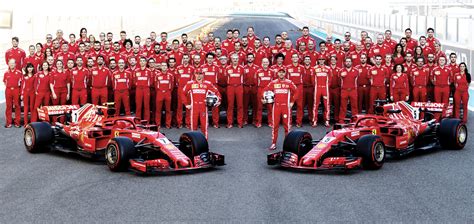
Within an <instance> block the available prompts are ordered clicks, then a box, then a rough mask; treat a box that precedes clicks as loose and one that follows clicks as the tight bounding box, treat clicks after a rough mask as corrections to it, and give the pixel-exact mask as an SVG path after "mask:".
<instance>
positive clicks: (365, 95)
mask: <svg viewBox="0 0 474 224" xmlns="http://www.w3.org/2000/svg"><path fill="white" fill-rule="evenodd" d="M370 68H371V66H370V65H368V64H367V55H366V54H362V55H361V57H360V64H359V65H357V66H355V69H358V70H359V78H358V79H357V84H358V85H359V86H358V88H357V96H358V106H357V107H358V109H359V112H362V109H365V112H366V113H367V112H368V111H369V108H370V107H371V106H372V103H371V102H370V77H369V70H370Z"/></svg>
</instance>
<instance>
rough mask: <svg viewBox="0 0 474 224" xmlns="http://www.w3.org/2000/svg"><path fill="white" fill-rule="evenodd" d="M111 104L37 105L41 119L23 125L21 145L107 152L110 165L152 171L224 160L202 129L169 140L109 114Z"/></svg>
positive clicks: (154, 129)
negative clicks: (211, 146)
mask: <svg viewBox="0 0 474 224" xmlns="http://www.w3.org/2000/svg"><path fill="white" fill-rule="evenodd" d="M112 107H113V105H112V104H107V105H106V106H97V105H93V104H86V105H84V106H82V107H79V106H78V105H63V106H44V107H42V108H40V109H38V114H39V117H40V119H41V120H43V122H33V123H30V124H28V126H27V127H26V129H25V132H24V143H25V147H26V149H27V150H28V151H29V152H32V153H36V152H43V151H47V150H49V149H53V150H59V151H65V152H73V153H78V154H80V155H83V156H87V157H99V158H104V155H105V161H106V163H107V165H108V167H109V168H110V170H112V171H123V170H127V169H131V170H133V171H137V172H141V173H153V172H159V171H177V170H193V169H203V168H210V167H214V166H221V165H224V156H223V155H219V154H217V153H213V152H209V147H208V142H207V140H206V138H205V137H204V135H203V134H201V133H200V132H188V133H184V134H182V135H181V137H180V139H179V141H178V142H172V141H170V140H169V139H168V138H167V137H166V136H165V135H163V134H162V133H160V132H159V131H158V130H157V127H156V126H155V125H147V121H143V120H140V119H138V118H136V117H113V114H114V113H115V109H114V108H112ZM54 120H56V121H60V120H61V121H65V122H63V123H61V122H54Z"/></svg>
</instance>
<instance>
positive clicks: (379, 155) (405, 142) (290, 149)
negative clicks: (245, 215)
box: [267, 101, 468, 170]
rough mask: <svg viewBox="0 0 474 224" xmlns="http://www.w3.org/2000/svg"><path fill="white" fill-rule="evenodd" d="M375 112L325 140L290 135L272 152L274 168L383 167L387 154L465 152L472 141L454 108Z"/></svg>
mask: <svg viewBox="0 0 474 224" xmlns="http://www.w3.org/2000/svg"><path fill="white" fill-rule="evenodd" d="M375 109H376V112H377V113H376V114H375V115H370V114H366V115H355V116H353V117H352V118H351V119H350V120H348V121H347V123H345V124H336V125H335V126H334V130H332V131H330V132H328V133H327V134H326V136H324V137H323V138H322V139H321V140H319V141H313V139H312V136H311V134H310V133H308V132H306V131H301V130H295V131H292V132H290V133H288V135H287V136H286V138H285V140H284V143H283V151H281V152H276V153H272V154H269V155H268V158H267V162H268V164H269V165H280V166H282V167H290V168H297V169H309V170H328V169H336V170H337V169H339V170H349V169H355V168H359V167H363V168H365V169H379V168H381V167H382V166H383V163H384V161H385V156H386V154H391V155H392V156H393V157H397V156H403V155H406V154H409V153H411V152H413V151H415V150H427V149H432V148H434V147H439V146H441V147H442V148H446V149H462V148H464V146H465V144H466V142H467V136H468V132H467V127H466V125H465V124H463V123H462V122H461V120H459V119H453V118H448V117H450V116H451V113H452V106H445V105H444V104H442V103H420V102H413V103H412V104H411V105H410V104H408V103H406V102H403V101H400V102H395V103H390V104H385V105H381V104H380V102H379V104H378V105H377V106H376V108H375Z"/></svg>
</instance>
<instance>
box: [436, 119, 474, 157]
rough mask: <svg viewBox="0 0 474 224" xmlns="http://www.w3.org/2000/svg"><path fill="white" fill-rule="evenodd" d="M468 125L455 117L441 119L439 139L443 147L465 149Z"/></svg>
mask: <svg viewBox="0 0 474 224" xmlns="http://www.w3.org/2000/svg"><path fill="white" fill-rule="evenodd" d="M467 136H468V133H467V126H466V125H465V124H464V123H463V122H462V121H461V120H460V119H455V118H445V119H443V120H441V124H440V126H439V129H438V139H439V143H440V145H441V147H443V148H445V149H456V150H459V149H463V148H464V146H465V145H466V143H467Z"/></svg>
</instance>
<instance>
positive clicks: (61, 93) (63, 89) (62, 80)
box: [49, 60, 71, 105]
mask: <svg viewBox="0 0 474 224" xmlns="http://www.w3.org/2000/svg"><path fill="white" fill-rule="evenodd" d="M49 85H50V89H51V96H52V98H53V99H52V100H53V105H65V104H66V101H68V100H69V93H70V92H71V84H70V80H69V76H68V74H67V73H66V71H65V70H64V64H63V61H61V60H57V61H56V69H55V70H54V71H52V72H51V83H50V84H49Z"/></svg>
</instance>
